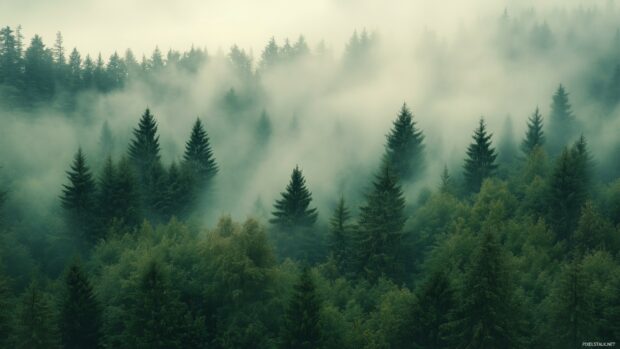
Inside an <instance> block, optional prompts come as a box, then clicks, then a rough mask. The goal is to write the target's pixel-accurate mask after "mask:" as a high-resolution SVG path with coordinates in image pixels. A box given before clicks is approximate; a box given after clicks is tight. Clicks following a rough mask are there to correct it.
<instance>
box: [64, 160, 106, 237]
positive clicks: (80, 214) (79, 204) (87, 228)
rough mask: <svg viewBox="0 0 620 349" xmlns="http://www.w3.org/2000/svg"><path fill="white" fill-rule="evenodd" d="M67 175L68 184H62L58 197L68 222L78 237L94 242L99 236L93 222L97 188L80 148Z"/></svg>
mask: <svg viewBox="0 0 620 349" xmlns="http://www.w3.org/2000/svg"><path fill="white" fill-rule="evenodd" d="M67 175H68V178H69V184H65V185H63V190H62V195H61V197H60V199H61V203H62V207H63V208H64V209H65V211H66V213H67V217H68V224H69V226H70V227H71V230H72V231H73V233H74V234H75V235H77V237H78V238H79V239H83V241H86V242H88V243H91V244H92V243H95V242H96V241H97V240H98V238H99V237H98V236H97V234H96V233H95V229H94V224H93V223H94V218H95V217H96V215H95V214H96V195H97V192H96V190H97V188H96V186H95V180H94V179H93V177H92V174H91V172H90V169H89V168H88V165H87V164H86V158H85V157H84V154H83V153H82V148H79V149H78V151H77V153H76V154H75V157H74V159H73V164H71V169H70V170H69V171H68V172H67Z"/></svg>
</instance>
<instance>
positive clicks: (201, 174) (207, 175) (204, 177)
mask: <svg viewBox="0 0 620 349" xmlns="http://www.w3.org/2000/svg"><path fill="white" fill-rule="evenodd" d="M183 159H184V160H185V163H186V164H187V165H188V166H189V167H190V168H191V169H192V170H193V172H194V173H195V175H196V176H197V181H198V182H197V183H196V184H197V186H198V189H205V188H207V187H208V185H209V184H210V183H211V181H212V180H213V177H215V175H216V174H217V171H218V168H217V164H216V162H215V157H214V156H213V150H212V149H211V144H210V143H209V136H208V135H207V132H206V131H205V129H204V126H203V125H202V122H201V121H200V119H196V122H195V123H194V126H193V127H192V133H191V135H190V138H189V140H188V141H187V143H186V144H185V154H183Z"/></svg>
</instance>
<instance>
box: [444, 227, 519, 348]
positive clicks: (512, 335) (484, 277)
mask: <svg viewBox="0 0 620 349" xmlns="http://www.w3.org/2000/svg"><path fill="white" fill-rule="evenodd" d="M460 304H461V305H460V308H459V309H458V311H457V312H456V314H455V319H454V320H453V321H451V322H450V323H449V324H448V325H447V327H446V329H447V330H448V332H449V333H451V335H452V338H451V339H452V340H453V341H454V343H453V345H454V347H455V348H506V349H510V348H518V347H521V345H520V336H519V335H520V333H519V326H520V325H519V324H520V322H519V318H518V315H519V313H520V311H519V310H520V309H519V307H518V303H517V302H516V300H515V296H514V291H513V285H512V284H511V282H510V277H509V275H508V266H507V261H506V257H505V255H504V252H503V250H502V248H501V246H500V245H499V243H498V242H497V241H496V239H495V237H494V236H493V234H492V233H491V232H488V231H487V232H485V233H484V234H483V235H482V236H481V239H480V245H479V247H478V249H477V251H476V252H475V254H474V256H473V259H472V264H471V266H470V268H469V270H468V271H467V273H466V274H465V281H464V285H463V290H462V299H461V300H460Z"/></svg>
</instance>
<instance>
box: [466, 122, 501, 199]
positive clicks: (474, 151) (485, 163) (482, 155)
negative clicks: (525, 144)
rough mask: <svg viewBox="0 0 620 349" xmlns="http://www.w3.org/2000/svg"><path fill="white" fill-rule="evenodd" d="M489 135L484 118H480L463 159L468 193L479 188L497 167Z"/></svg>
mask: <svg viewBox="0 0 620 349" xmlns="http://www.w3.org/2000/svg"><path fill="white" fill-rule="evenodd" d="M491 136H492V134H487V130H486V124H485V122H484V119H480V124H479V126H478V128H476V130H475V131H474V135H473V136H472V138H473V140H474V142H473V143H471V144H470V145H469V147H467V159H465V166H464V168H465V173H464V175H465V187H466V189H467V191H469V192H470V193H477V192H478V191H479V190H480V186H481V185H482V181H484V179H485V178H487V177H490V176H492V175H493V174H494V172H495V170H496V169H497V164H495V158H496V157H497V154H496V153H495V149H493V148H491Z"/></svg>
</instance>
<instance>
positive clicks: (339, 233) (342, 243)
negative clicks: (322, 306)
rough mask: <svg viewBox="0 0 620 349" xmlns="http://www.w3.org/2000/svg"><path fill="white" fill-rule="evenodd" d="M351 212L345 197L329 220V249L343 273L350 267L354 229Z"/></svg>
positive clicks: (339, 201) (341, 199)
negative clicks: (351, 224) (351, 222)
mask: <svg viewBox="0 0 620 349" xmlns="http://www.w3.org/2000/svg"><path fill="white" fill-rule="evenodd" d="M350 218H351V213H350V212H349V209H348V208H347V206H346V204H345V201H344V197H341V198H340V200H338V204H337V205H336V209H335V210H334V214H333V215H332V217H331V219H330V221H329V241H328V244H329V251H330V254H331V256H332V258H333V259H334V263H336V267H337V268H338V270H339V271H340V272H341V273H343V272H345V271H347V270H348V269H349V267H350V263H351V260H350V254H351V252H352V251H351V243H352V239H351V238H352V236H351V233H352V229H351V226H350V224H349V219H350Z"/></svg>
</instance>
